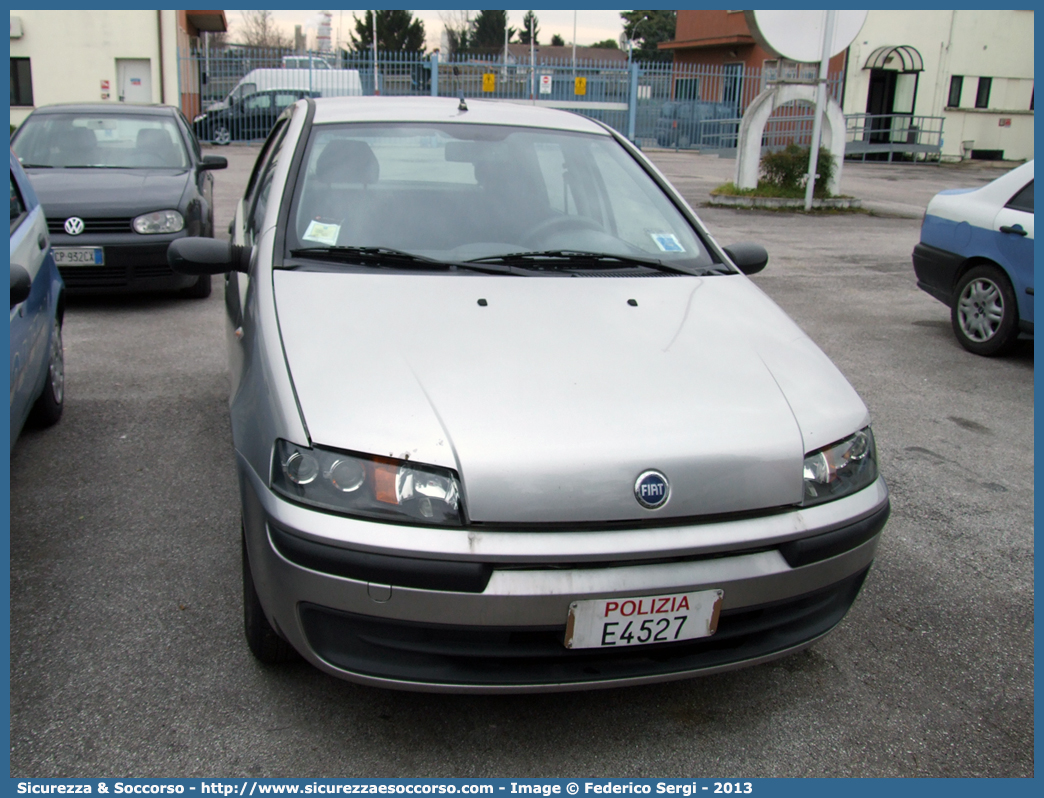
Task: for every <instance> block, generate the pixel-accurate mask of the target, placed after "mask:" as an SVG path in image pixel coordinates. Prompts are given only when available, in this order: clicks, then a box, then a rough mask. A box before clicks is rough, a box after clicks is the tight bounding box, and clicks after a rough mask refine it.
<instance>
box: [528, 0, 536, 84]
mask: <svg viewBox="0 0 1044 798" xmlns="http://www.w3.org/2000/svg"><path fill="white" fill-rule="evenodd" d="M529 101H530V102H534V103H535V102H536V56H535V54H534V45H533V17H532V16H530V17H529Z"/></svg>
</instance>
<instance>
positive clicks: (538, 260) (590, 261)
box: [468, 249, 695, 274]
mask: <svg viewBox="0 0 1044 798" xmlns="http://www.w3.org/2000/svg"><path fill="white" fill-rule="evenodd" d="M468 263H503V264H505V265H513V266H522V267H523V268H530V269H532V268H539V269H566V270H568V269H577V268H583V267H585V266H589V267H593V268H605V267H607V266H608V267H609V268H619V269H626V268H632V267H634V266H644V267H646V268H649V269H655V270H656V271H659V272H668V273H671V274H695V272H693V271H691V270H689V269H687V268H685V267H683V266H674V265H671V264H669V263H664V262H663V261H659V260H655V259H653V258H635V257H632V256H630V255H611V254H609V253H607V252H584V251H582V250H574V249H549V250H544V251H542V252H511V253H508V254H505V255H493V256H491V257H488V258H476V259H475V260H470V261H468Z"/></svg>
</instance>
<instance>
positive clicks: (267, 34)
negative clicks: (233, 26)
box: [240, 11, 294, 50]
mask: <svg viewBox="0 0 1044 798" xmlns="http://www.w3.org/2000/svg"><path fill="white" fill-rule="evenodd" d="M240 35H241V36H242V38H243V44H246V45H248V46H250V47H267V48H276V47H278V48H281V49H286V50H289V49H291V48H292V47H293V46H294V41H293V39H292V38H291V37H290V36H289V35H288V34H286V33H283V32H282V31H281V30H280V29H279V28H278V27H277V25H276V21H275V16H274V15H273V14H272V12H271V11H244V12H243V22H242V25H241V31H240Z"/></svg>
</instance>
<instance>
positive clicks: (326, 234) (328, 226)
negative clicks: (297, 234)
mask: <svg viewBox="0 0 1044 798" xmlns="http://www.w3.org/2000/svg"><path fill="white" fill-rule="evenodd" d="M340 234H341V225H339V224H337V223H336V222H322V221H319V220H318V219H312V221H310V222H309V223H308V229H307V230H305V233H304V235H303V236H301V238H303V239H304V240H305V241H314V242H316V243H317V244H326V245H327V246H328V247H332V246H334V245H336V244H337V237H338V236H339V235H340Z"/></svg>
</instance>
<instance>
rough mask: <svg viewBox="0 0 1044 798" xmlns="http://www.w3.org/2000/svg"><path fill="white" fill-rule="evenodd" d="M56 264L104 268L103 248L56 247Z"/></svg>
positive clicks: (54, 251) (54, 249) (53, 250)
mask: <svg viewBox="0 0 1044 798" xmlns="http://www.w3.org/2000/svg"><path fill="white" fill-rule="evenodd" d="M51 252H53V253H54V262H55V263H56V264H57V265H59V266H104V265H105V250H104V249H103V248H102V247H54V248H53V249H52V250H51Z"/></svg>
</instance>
